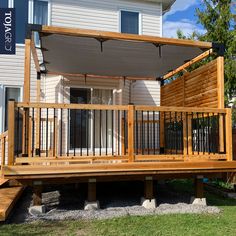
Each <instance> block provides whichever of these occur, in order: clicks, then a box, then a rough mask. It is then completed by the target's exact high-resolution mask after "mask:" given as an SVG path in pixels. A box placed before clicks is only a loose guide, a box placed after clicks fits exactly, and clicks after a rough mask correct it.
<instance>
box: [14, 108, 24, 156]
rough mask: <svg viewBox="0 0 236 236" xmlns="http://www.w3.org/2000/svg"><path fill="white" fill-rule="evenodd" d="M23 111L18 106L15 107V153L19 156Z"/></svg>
mask: <svg viewBox="0 0 236 236" xmlns="http://www.w3.org/2000/svg"><path fill="white" fill-rule="evenodd" d="M22 131H23V113H22V112H21V110H20V108H19V107H17V108H16V109H15V137H14V140H15V155H16V156H17V157H19V156H20V155H21V154H22V143H23V142H22V137H23V133H22Z"/></svg>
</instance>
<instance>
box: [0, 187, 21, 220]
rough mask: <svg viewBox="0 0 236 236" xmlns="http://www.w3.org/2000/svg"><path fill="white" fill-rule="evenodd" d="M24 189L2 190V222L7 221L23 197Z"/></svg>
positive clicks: (0, 193) (0, 204)
mask: <svg viewBox="0 0 236 236" xmlns="http://www.w3.org/2000/svg"><path fill="white" fill-rule="evenodd" d="M23 189H24V187H22V186H21V187H8V188H0V200H1V201H0V221H5V220H6V219H7V217H8V216H9V214H10V212H11V210H12V209H13V207H14V205H15V204H16V202H17V200H18V199H19V197H20V196H21V194H22V192H23Z"/></svg>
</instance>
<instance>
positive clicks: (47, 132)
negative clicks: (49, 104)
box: [46, 108, 48, 157]
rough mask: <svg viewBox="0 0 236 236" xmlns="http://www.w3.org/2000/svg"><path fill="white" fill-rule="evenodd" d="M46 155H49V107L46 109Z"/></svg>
mask: <svg viewBox="0 0 236 236" xmlns="http://www.w3.org/2000/svg"><path fill="white" fill-rule="evenodd" d="M46 156H47V157H48V108H47V109H46Z"/></svg>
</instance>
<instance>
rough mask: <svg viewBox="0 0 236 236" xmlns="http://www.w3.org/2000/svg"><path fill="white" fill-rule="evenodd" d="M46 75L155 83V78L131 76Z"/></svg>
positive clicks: (50, 72)
mask: <svg viewBox="0 0 236 236" xmlns="http://www.w3.org/2000/svg"><path fill="white" fill-rule="evenodd" d="M47 74H49V75H61V76H64V77H79V78H85V76H86V78H87V79H88V78H90V79H115V80H123V79H124V78H125V80H154V81H156V78H155V77H132V76H125V77H124V76H111V75H93V74H86V75H85V74H79V73H76V74H71V73H63V72H55V71H48V72H47Z"/></svg>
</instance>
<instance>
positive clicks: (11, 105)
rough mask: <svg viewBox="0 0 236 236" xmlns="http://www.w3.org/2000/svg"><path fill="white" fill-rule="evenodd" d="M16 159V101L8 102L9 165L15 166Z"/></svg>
mask: <svg viewBox="0 0 236 236" xmlns="http://www.w3.org/2000/svg"><path fill="white" fill-rule="evenodd" d="M14 157H15V101H9V102H8V165H13V164H14Z"/></svg>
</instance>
